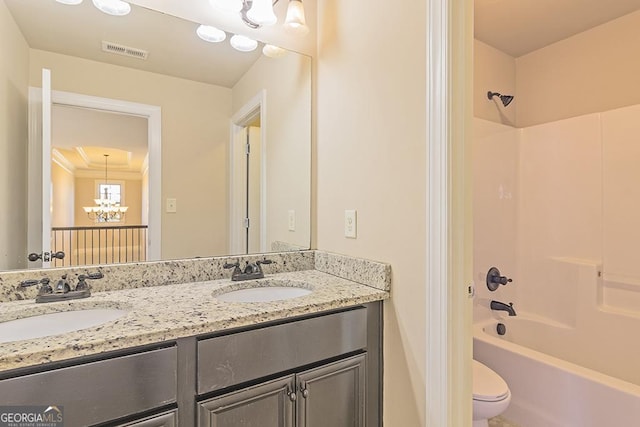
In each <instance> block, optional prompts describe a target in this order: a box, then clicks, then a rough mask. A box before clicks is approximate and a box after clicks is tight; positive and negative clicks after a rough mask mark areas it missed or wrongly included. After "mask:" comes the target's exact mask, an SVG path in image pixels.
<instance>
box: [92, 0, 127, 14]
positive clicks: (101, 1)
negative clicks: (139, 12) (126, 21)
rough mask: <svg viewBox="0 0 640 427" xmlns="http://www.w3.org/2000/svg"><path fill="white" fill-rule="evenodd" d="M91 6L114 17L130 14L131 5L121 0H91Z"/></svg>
mask: <svg viewBox="0 0 640 427" xmlns="http://www.w3.org/2000/svg"><path fill="white" fill-rule="evenodd" d="M93 5H94V6H95V7H97V8H98V9H100V10H101V11H102V12H104V13H106V14H109V15H114V16H124V15H128V14H129V12H131V5H130V4H129V3H127V2H126V1H122V0H93Z"/></svg>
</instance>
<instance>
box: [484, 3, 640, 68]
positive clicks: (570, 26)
mask: <svg viewBox="0 0 640 427" xmlns="http://www.w3.org/2000/svg"><path fill="white" fill-rule="evenodd" d="M638 9H640V0H475V37H476V38H477V39H478V40H480V41H482V42H484V43H486V44H488V45H490V46H493V47H495V48H496V49H499V50H501V51H503V52H505V53H507V54H509V55H511V56H513V57H516V58H517V57H519V56H522V55H524V54H526V53H529V52H532V51H534V50H537V49H540V48H542V47H544V46H547V45H550V44H552V43H555V42H557V41H560V40H563V39H565V38H567V37H570V36H572V35H575V34H578V33H580V32H582V31H585V30H588V29H589V28H593V27H595V26H598V25H600V24H603V23H605V22H607V21H610V20H612V19H615V18H619V17H621V16H623V15H626V14H628V13H631V12H633V11H636V10H638Z"/></svg>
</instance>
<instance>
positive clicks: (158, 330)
mask: <svg viewBox="0 0 640 427" xmlns="http://www.w3.org/2000/svg"><path fill="white" fill-rule="evenodd" d="M270 279H282V280H287V281H292V282H294V283H295V284H298V283H299V284H300V285H301V286H304V287H307V288H309V289H311V290H312V292H311V293H310V294H308V295H305V296H301V297H297V298H292V299H288V300H280V301H272V302H259V303H256V302H253V303H237V302H223V301H219V300H217V299H216V298H215V295H219V294H220V293H223V292H226V291H228V290H233V289H238V288H242V287H246V286H247V284H248V283H249V282H232V281H230V280H229V279H219V280H209V281H201V282H191V283H182V284H168V285H163V286H154V287H142V288H134V289H123V290H115V291H104V292H96V293H94V294H93V295H92V296H91V297H89V298H86V299H78V300H71V301H64V302H53V303H46V304H36V303H35V302H34V300H32V299H31V300H23V301H10V302H4V303H0V321H7V320H11V319H16V318H21V317H27V316H33V315H37V314H45V313H54V312H58V311H70V310H74V309H78V310H80V309H90V308H118V309H124V310H127V311H128V313H127V314H125V315H124V316H122V317H120V318H119V319H117V320H115V321H111V322H108V323H104V324H102V325H100V326H96V327H92V328H88V329H83V330H79V331H74V332H69V333H66V334H62V335H55V336H49V337H43V338H37V339H31V340H23V341H13V342H7V343H2V344H1V345H0V371H4V370H9V369H15V368H21V367H26V366H33V365H40V364H43V363H48V362H54V361H61V360H66V359H71V358H76V357H80V356H87V355H94V354H99V353H103V352H107V351H113V350H121V349H125V348H129V347H136V346H140V345H145V344H152V343H158V342H163V341H168V340H175V339H177V338H181V337H188V336H193V335H199V334H205V333H211V332H217V331H222V330H225V329H230V328H236V327H242V326H248V325H256V324H258V323H261V322H266V321H271V320H279V319H285V318H290V317H294V316H300V315H304V314H310V313H316V312H322V311H326V310H332V309H336V308H341V307H348V306H353V305H357V304H363V303H367V302H372V301H379V300H384V299H387V298H388V297H389V292H388V289H378V288H375V287H370V286H366V285H363V284H359V283H356V282H354V281H352V280H348V279H345V278H341V277H338V276H336V275H333V274H328V273H325V272H323V271H319V270H303V271H293V272H283V273H277V274H268V275H266V276H265V279H261V280H263V281H269V280H270ZM250 282H252V283H253V284H255V281H250ZM274 284H276V285H277V283H274Z"/></svg>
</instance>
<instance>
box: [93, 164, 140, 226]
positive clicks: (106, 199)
mask: <svg viewBox="0 0 640 427" xmlns="http://www.w3.org/2000/svg"><path fill="white" fill-rule="evenodd" d="M108 159H109V155H108V154H104V184H100V186H99V189H100V190H99V195H100V198H99V199H93V201H94V202H95V204H96V206H85V207H83V208H82V209H84V211H85V212H86V213H87V215H88V216H89V219H91V220H93V221H96V222H120V221H122V220H123V219H124V215H125V213H126V212H127V209H129V208H128V207H127V206H120V192H119V191H116V189H115V188H113V186H110V185H109V181H108ZM116 193H117V194H116Z"/></svg>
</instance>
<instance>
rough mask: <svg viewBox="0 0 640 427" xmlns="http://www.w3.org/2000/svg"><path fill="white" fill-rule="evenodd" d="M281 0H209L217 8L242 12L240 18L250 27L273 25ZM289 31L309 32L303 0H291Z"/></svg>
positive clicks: (287, 21) (292, 32) (276, 18)
mask: <svg viewBox="0 0 640 427" xmlns="http://www.w3.org/2000/svg"><path fill="white" fill-rule="evenodd" d="M278 1H279V0H209V3H210V4H211V5H212V6H213V7H214V8H216V9H219V10H223V11H226V12H236V13H237V12H240V18H241V19H242V22H244V23H245V24H246V25H247V26H248V27H250V28H253V29H256V28H260V27H262V26H263V25H273V24H275V23H276V22H277V21H278V17H277V16H276V15H275V13H274V11H273V6H275V5H276V3H278ZM284 27H285V29H286V30H287V32H289V33H291V34H295V35H300V36H303V35H305V34H307V33H308V32H309V27H307V24H306V21H305V17H304V6H303V5H302V0H289V6H288V7H287V16H286V19H285V24H284Z"/></svg>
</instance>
